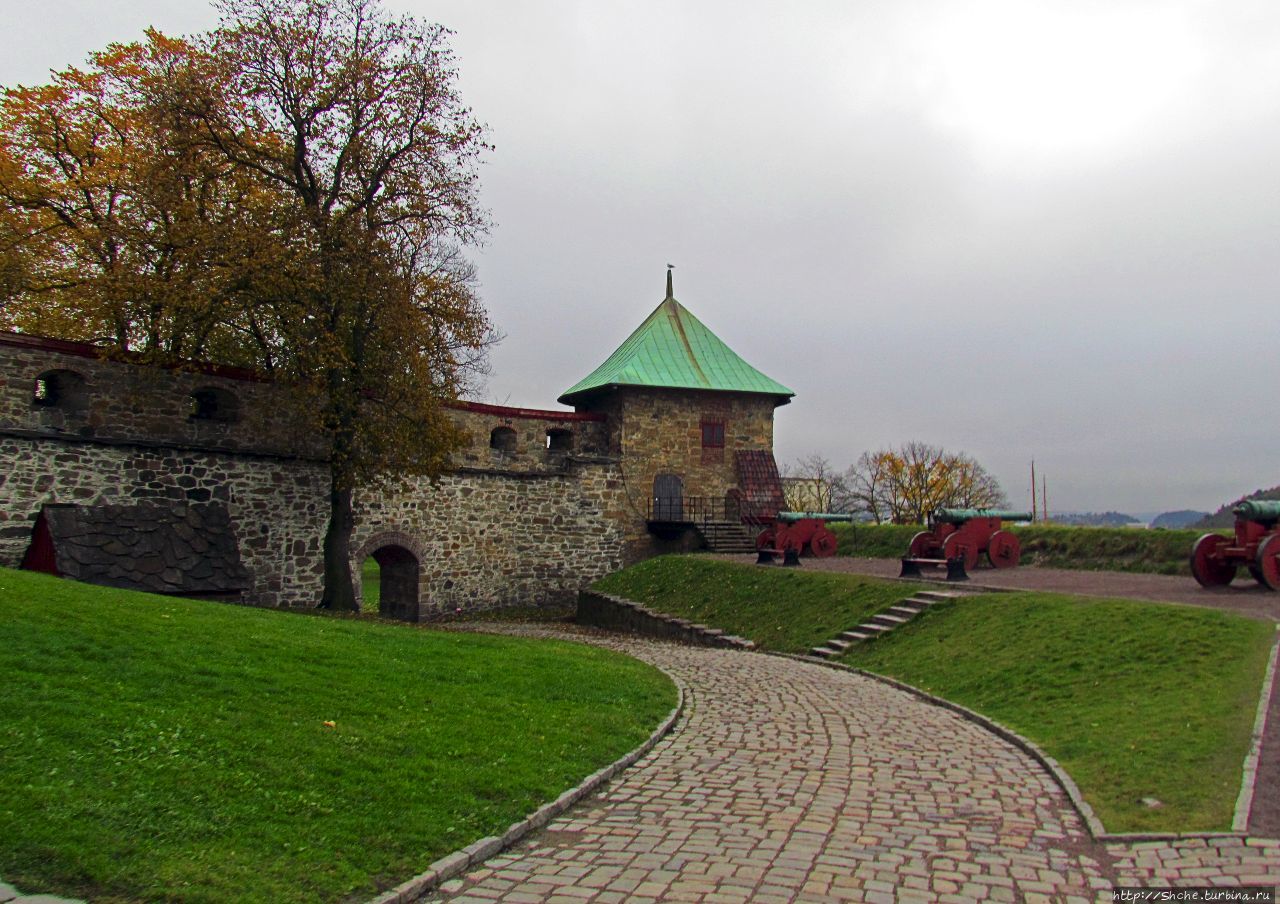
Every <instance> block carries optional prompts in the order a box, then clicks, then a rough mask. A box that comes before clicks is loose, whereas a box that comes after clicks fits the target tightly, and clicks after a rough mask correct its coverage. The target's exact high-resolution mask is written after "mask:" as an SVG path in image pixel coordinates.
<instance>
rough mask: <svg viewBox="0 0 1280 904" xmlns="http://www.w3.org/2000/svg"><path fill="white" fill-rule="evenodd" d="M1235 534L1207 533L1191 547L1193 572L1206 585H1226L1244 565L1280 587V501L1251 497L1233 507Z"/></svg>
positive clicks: (1260, 579)
mask: <svg viewBox="0 0 1280 904" xmlns="http://www.w3.org/2000/svg"><path fill="white" fill-rule="evenodd" d="M1231 513H1232V514H1233V515H1235V516H1236V526H1235V536H1234V537H1224V536H1222V534H1205V535H1204V536H1203V537H1201V538H1200V539H1199V540H1197V541H1196V542H1195V545H1194V546H1192V547H1191V574H1192V575H1194V576H1195V579H1196V580H1197V581H1199V582H1200V585H1201V586H1203V587H1224V586H1226V585H1227V584H1230V583H1231V581H1232V580H1234V579H1235V576H1236V569H1237V568H1239V567H1240V566H1241V565H1243V566H1245V567H1246V568H1248V569H1249V574H1251V575H1252V576H1253V579H1254V580H1255V581H1257V582H1258V583H1259V584H1261V585H1262V586H1264V587H1269V588H1271V589H1272V590H1280V501H1277V500H1270V499H1249V500H1246V501H1245V502H1241V503H1240V504H1239V505H1237V506H1236V507H1235V508H1233V509H1232V510H1231Z"/></svg>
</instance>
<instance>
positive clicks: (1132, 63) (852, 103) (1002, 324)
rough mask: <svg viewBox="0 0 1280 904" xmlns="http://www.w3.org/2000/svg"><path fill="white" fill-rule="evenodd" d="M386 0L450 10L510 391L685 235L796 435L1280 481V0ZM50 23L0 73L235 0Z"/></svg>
mask: <svg viewBox="0 0 1280 904" xmlns="http://www.w3.org/2000/svg"><path fill="white" fill-rule="evenodd" d="M395 8H397V9H401V10H404V11H406V12H410V13H413V14H418V15H425V16H429V17H431V18H433V19H436V20H438V21H442V22H444V23H445V24H446V25H449V26H450V27H452V28H454V29H455V30H456V32H457V34H456V37H455V39H454V47H455V48H456V50H457V52H458V57H459V64H460V67H461V73H462V86H463V90H464V93H465V96H466V97H467V99H468V101H469V102H470V103H471V104H472V105H473V107H474V108H475V110H476V112H477V114H478V115H479V117H480V118H481V119H483V120H486V121H487V122H489V124H490V125H491V127H492V139H493V141H494V143H495V144H496V145H497V150H496V152H495V153H494V154H493V155H492V156H491V158H490V160H489V162H488V163H487V164H486V166H485V169H484V172H483V176H482V178H483V182H484V186H485V188H484V197H485V202H486V204H487V205H488V206H489V207H490V208H491V209H492V211H493V213H494V216H495V219H496V221H497V223H498V226H497V228H496V230H495V231H494V233H493V236H492V240H491V242H490V243H489V245H488V246H487V247H486V248H485V249H483V250H482V252H481V253H480V254H479V255H478V263H479V266H480V274H481V279H482V283H483V289H484V295H485V299H486V302H487V304H488V305H489V307H490V310H491V311H492V313H493V316H494V318H495V320H496V321H497V322H498V324H499V325H500V327H501V328H502V329H503V331H504V332H505V333H506V334H507V339H506V340H505V342H504V343H503V344H502V346H501V347H500V348H499V349H498V350H497V351H496V352H495V354H494V356H493V363H494V374H493V377H492V379H491V381H490V386H489V392H490V394H491V396H492V398H493V399H494V400H497V401H507V402H510V403H512V404H520V405H531V406H548V405H551V404H552V403H553V400H554V399H555V397H556V396H557V395H558V394H559V393H560V392H561V391H563V390H564V389H565V388H567V387H568V386H569V385H570V384H572V383H573V382H575V381H576V380H578V379H579V378H580V377H582V376H583V375H584V374H586V373H587V372H588V371H590V370H591V369H592V368H593V367H595V365H596V364H598V363H599V362H600V361H601V360H602V359H603V358H604V357H605V355H607V354H608V353H609V352H610V351H611V350H612V349H613V348H614V347H615V346H616V345H617V344H618V343H619V342H621V341H622V339H623V338H624V337H625V336H626V335H627V333H629V332H630V330H631V329H633V328H634V327H635V326H636V325H637V324H638V323H639V322H640V320H641V319H642V318H643V317H644V316H645V315H646V314H648V312H649V311H650V310H651V309H652V307H653V306H654V305H656V304H657V302H658V301H659V300H660V298H661V295H662V288H663V272H664V265H665V263H666V262H668V261H671V262H673V263H675V264H676V265H677V268H676V277H675V278H676V295H677V297H679V298H680V299H681V301H683V302H684V303H685V304H686V305H688V306H689V307H690V309H691V310H692V311H693V312H694V313H695V314H696V315H697V316H698V317H700V318H701V319H702V320H703V321H705V322H706V323H707V324H708V326H710V327H711V328H712V329H713V330H715V331H716V332H717V333H718V334H719V335H720V336H721V337H722V338H723V339H724V340H725V341H726V342H728V343H729V344H730V345H731V346H732V347H733V348H734V349H736V350H737V351H738V352H739V353H741V354H742V355H743V356H744V357H745V358H747V360H749V361H751V362H752V363H753V364H755V365H757V366H758V367H760V368H761V369H762V370H764V371H765V372H766V373H768V374H769V375H771V376H773V377H775V378H776V379H778V380H780V381H782V382H783V383H786V384H787V385H789V386H791V387H792V388H793V389H795V390H796V392H797V394H798V395H797V399H796V400H795V402H794V403H793V404H791V405H789V406H786V407H784V408H783V409H780V411H779V415H778V437H777V449H778V454H779V457H780V458H781V459H784V460H786V459H792V458H795V457H797V456H799V455H802V454H805V453H808V452H821V453H823V454H825V455H826V456H827V457H828V458H830V459H831V460H832V461H833V462H836V463H838V464H841V465H844V464H847V463H850V462H852V461H853V460H854V459H856V458H857V456H858V455H859V453H860V452H862V451H863V450H865V449H868V448H872V447H877V446H881V445H886V444H891V443H898V442H901V441H904V440H908V439H913V438H919V439H925V440H928V441H930V442H934V443H937V444H941V445H945V446H947V447H950V448H956V449H964V450H965V451H968V452H969V453H971V454H973V455H975V456H976V457H977V458H978V459H979V460H980V461H982V462H983V463H984V464H986V465H987V466H988V467H989V468H990V469H991V470H993V472H994V473H996V474H997V476H999V477H1000V478H1001V480H1002V481H1003V482H1004V484H1005V486H1006V488H1007V489H1008V490H1009V491H1010V493H1011V496H1013V497H1014V501H1015V503H1017V502H1020V501H1022V500H1021V499H1020V498H1019V494H1021V495H1022V496H1024V497H1025V496H1026V490H1025V485H1026V483H1027V473H1026V471H1027V464H1028V462H1029V461H1030V459H1031V458H1033V457H1034V458H1035V459H1036V460H1037V461H1038V462H1039V467H1040V468H1041V470H1042V472H1043V473H1045V474H1046V475H1047V477H1048V480H1049V494H1050V504H1051V506H1053V507H1054V508H1059V509H1101V508H1118V509H1130V510H1159V509H1162V508H1180V507H1201V508H1211V507H1215V506H1216V505H1218V504H1219V503H1221V502H1223V501H1225V500H1227V499H1228V498H1230V497H1232V496H1234V495H1236V494H1238V493H1241V492H1245V491H1248V490H1252V489H1254V488H1255V487H1258V486H1263V485H1267V486H1270V485H1273V484H1276V483H1280V469H1278V468H1277V466H1276V462H1275V455H1274V452H1275V447H1276V428H1275V427H1274V426H1273V424H1274V419H1273V418H1272V417H1271V416H1270V414H1269V408H1270V406H1269V399H1268V397H1267V390H1268V389H1270V388H1271V387H1273V386H1275V385H1277V383H1280V356H1278V355H1277V354H1276V350H1275V348H1274V345H1275V343H1276V341H1277V339H1280V331H1277V330H1276V329H1275V328H1274V327H1273V326H1272V324H1273V322H1274V320H1275V304H1276V299H1277V295H1278V293H1277V291H1276V289H1277V282H1278V281H1280V280H1278V276H1277V268H1276V264H1275V258H1276V253H1275V252H1276V248H1277V240H1278V239H1280V234H1278V233H1280V203H1277V202H1280V197H1278V193H1280V175H1277V174H1276V171H1275V166H1274V161H1275V160H1276V159H1277V157H1278V154H1277V152H1278V151H1280V116H1278V115H1277V113H1280V110H1277V106H1278V105H1280V91H1277V90H1276V89H1277V88H1278V87H1280V62H1277V59H1276V57H1275V54H1274V48H1275V47H1276V46H1277V39H1278V38H1280V8H1277V7H1275V6H1274V4H1271V3H1263V2H1251V0H1226V2H1218V3H1207V2H1196V0H1186V2H1161V3H1154V2H1151V3H1148V2H1123V0H1122V2H1110V3H1102V2H1076V3H1070V4H1068V3H1061V2H1050V0H1038V2H1033V3H1026V2H1023V3H1014V2H1012V0H1004V2H998V0H991V2H985V3H979V4H965V5H957V4H946V3H942V2H924V0H915V2H871V3H859V4H847V3H837V2H809V3H802V4H792V5H791V6H785V7H784V6H782V5H779V4H776V3H758V2H746V3H727V2H710V0H708V2H700V3H697V4H689V3H677V2H645V3H641V2H622V3H609V4H601V3H588V2H567V0H565V2H528V3H516V2H492V3H483V4H479V3H467V2H462V0H448V2H443V3H436V4H431V5H430V6H427V5H425V4H416V3H406V2H401V3H397V4H395ZM957 10H961V11H963V12H964V17H963V18H961V17H959V16H958V15H957V12H956V11H957ZM24 16H25V17H27V18H25V19H24V18H23V17H24ZM42 18H47V17H39V16H38V14H37V13H34V12H33V13H19V14H18V18H17V21H16V22H15V23H14V24H12V25H11V27H10V30H9V32H8V34H7V35H6V36H3V37H0V82H3V83H5V84H11V83H13V82H15V81H20V80H25V81H32V80H39V79H40V78H41V77H42V73H43V71H44V69H47V68H48V67H58V66H62V65H64V64H65V63H67V62H70V61H72V60H74V59H78V58H79V57H80V56H82V55H83V52H84V50H87V49H89V48H91V47H94V46H100V45H102V44H105V43H106V42H107V41H109V40H117V39H128V38H131V37H134V36H135V35H136V34H137V33H138V32H139V31H140V29H141V27H142V25H143V24H144V23H146V22H150V23H152V24H155V25H156V26H158V27H160V28H161V29H162V30H166V31H171V32H182V31H187V30H191V29H193V28H200V27H206V26H207V25H209V24H212V21H213V18H214V17H213V15H212V14H211V13H204V14H203V15H202V14H200V13H199V12H198V7H196V6H193V7H192V8H191V9H187V10H174V9H173V8H172V7H168V6H161V5H159V4H153V5H151V6H145V5H138V6H136V7H127V6H122V5H121V6H120V9H118V10H116V11H114V12H113V13H111V15H110V16H106V15H103V14H102V11H101V10H100V9H98V7H97V6H94V7H93V13H92V14H90V13H88V12H85V13H84V14H83V15H78V14H76V13H75V11H74V9H73V10H72V11H71V14H70V15H68V16H67V17H66V19H65V20H64V22H63V23H60V24H58V25H56V26H53V27H51V26H48V25H47V24H46V23H45V22H43V21H42ZM77 41H79V42H80V44H79V49H76V42H77Z"/></svg>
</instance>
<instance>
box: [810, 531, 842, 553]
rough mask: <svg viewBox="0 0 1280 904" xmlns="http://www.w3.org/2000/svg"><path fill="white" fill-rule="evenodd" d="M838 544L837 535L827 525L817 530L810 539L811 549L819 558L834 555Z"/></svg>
mask: <svg viewBox="0 0 1280 904" xmlns="http://www.w3.org/2000/svg"><path fill="white" fill-rule="evenodd" d="M836 545H837V540H836V535H835V534H833V533H832V532H831V531H829V530H827V529H826V528H825V527H820V528H818V529H817V530H815V531H814V532H813V538H812V539H810V540H809V550H810V551H811V552H812V553H813V554H814V555H815V556H817V557H818V558H819V559H825V558H827V557H828V556H834V555H835V554H836Z"/></svg>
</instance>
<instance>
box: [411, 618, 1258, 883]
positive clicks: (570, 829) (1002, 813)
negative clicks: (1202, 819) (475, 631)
mask: <svg viewBox="0 0 1280 904" xmlns="http://www.w3.org/2000/svg"><path fill="white" fill-rule="evenodd" d="M597 642H605V643H607V644H608V645H610V646H614V647H617V648H621V649H624V650H626V651H627V652H629V653H631V654H632V655H635V656H638V657H639V658H641V659H644V660H646V661H648V662H652V663H654V664H655V665H659V666H661V667H663V668H665V669H666V670H667V671H668V672H669V673H670V674H672V675H673V676H675V677H676V678H677V680H679V681H680V682H681V683H682V684H683V685H684V687H685V692H686V714H685V716H684V718H682V720H681V721H680V723H679V724H678V725H677V728H676V730H675V731H674V732H673V733H672V734H671V735H670V736H669V737H668V738H667V739H665V740H664V741H663V742H662V743H660V744H659V745H658V747H657V748H656V749H655V750H654V751H653V753H651V754H650V755H649V756H648V757H647V758H645V759H644V760H642V761H641V762H640V763H638V764H637V765H636V766H634V767H633V768H632V769H630V770H628V771H627V772H625V773H623V775H622V776H620V777H619V778H618V779H616V780H615V781H614V782H613V783H612V784H611V785H609V786H608V787H607V788H606V789H605V790H604V791H603V792H602V793H601V794H600V795H598V796H597V797H595V798H593V799H590V800H588V801H587V802H585V803H584V804H582V805H581V806H579V807H578V808H576V809H575V810H573V811H571V812H570V813H568V814H566V815H565V816H563V817H561V818H560V819H559V820H557V821H555V822H553V823H552V824H551V825H550V826H549V827H548V828H547V830H546V831H544V832H541V833H539V834H537V835H535V836H533V837H532V838H531V839H529V840H527V841H526V842H524V843H523V844H521V845H518V846H516V847H515V848H513V849H512V850H510V851H507V852H505V853H503V854H501V855H499V856H497V857H495V858H493V859H491V860H489V861H488V862H487V863H485V864H484V865H482V866H481V867H479V868H476V869H474V870H472V871H471V872H470V873H467V874H465V875H464V876H463V877H461V878H459V879H456V880H453V881H452V882H448V883H446V884H445V885H444V886H443V888H442V889H441V890H440V892H439V893H437V895H436V896H435V897H434V898H433V899H432V900H448V901H454V902H481V901H490V902H491V901H504V902H512V904H517V902H535V901H564V902H569V901H597V902H622V901H627V902H646V901H706V902H712V904H715V902H733V901H756V902H764V904H768V902H782V901H838V900H850V901H869V902H877V901H883V902H891V901H903V902H908V901H938V902H949V901H974V900H991V901H1036V900H1058V901H1092V900H1095V899H1097V898H1099V897H1105V899H1108V900H1109V898H1110V895H1109V889H1110V888H1111V887H1112V886H1113V885H1114V884H1116V883H1117V881H1121V880H1132V881H1131V882H1130V884H1134V885H1138V884H1142V882H1141V881H1139V880H1140V879H1144V880H1145V879H1149V878H1159V879H1160V880H1161V884H1164V883H1165V881H1166V880H1168V881H1174V880H1177V879H1183V878H1185V879H1194V880H1195V883H1196V884H1205V883H1206V881H1212V880H1213V879H1214V878H1226V877H1227V876H1228V875H1234V876H1235V877H1236V878H1235V879H1234V880H1231V881H1232V884H1238V883H1240V882H1241V881H1242V880H1243V879H1244V878H1250V879H1254V878H1257V879H1260V880H1265V881H1267V882H1269V883H1272V884H1277V883H1280V847H1276V846H1271V847H1250V846H1246V845H1244V844H1243V843H1241V844H1238V845H1236V846H1235V849H1236V850H1237V851H1239V852H1246V851H1247V852H1250V855H1251V856H1250V857H1249V858H1247V863H1245V860H1246V858H1245V857H1243V856H1242V855H1232V854H1230V853H1229V852H1228V853H1227V854H1226V858H1225V860H1226V861H1229V863H1217V864H1216V865H1212V864H1210V865H1207V866H1206V864H1209V862H1210V860H1212V859H1213V858H1209V857H1205V856H1203V855H1204V854H1205V852H1206V851H1207V850H1208V848H1207V847H1206V845H1205V843H1204V842H1203V841H1201V842H1199V847H1198V848H1197V850H1198V851H1199V853H1197V854H1194V855H1191V856H1184V857H1182V859H1179V856H1175V855H1170V856H1169V857H1168V858H1167V859H1165V858H1164V856H1163V855H1164V846H1160V845H1156V846H1153V847H1150V848H1141V847H1139V848H1137V849H1136V851H1137V852H1136V853H1132V852H1131V850H1130V848H1129V847H1128V846H1125V845H1111V846H1110V847H1104V846H1103V845H1099V844H1097V843H1095V842H1094V841H1093V840H1092V839H1091V838H1090V837H1089V836H1088V834H1087V832H1086V830H1085V828H1084V826H1083V824H1082V822H1081V820H1080V818H1079V817H1078V815H1077V814H1076V812H1075V811H1074V810H1073V809H1072V808H1071V806H1070V804H1069V802H1068V801H1067V798H1066V796H1065V795H1064V794H1063V793H1062V791H1061V789H1060V788H1059V787H1058V786H1057V784H1056V783H1054V782H1053V780H1052V779H1051V778H1050V776H1049V775H1048V774H1047V773H1046V772H1045V771H1044V770H1043V769H1042V767H1040V766H1039V764H1037V763H1036V762H1035V761H1033V760H1032V759H1030V758H1029V757H1027V756H1026V755H1025V754H1023V753H1022V752H1021V751H1019V750H1018V749H1017V748H1015V747H1013V746H1012V745H1009V744H1007V743H1006V742H1004V741H1002V740H1000V739H999V738H997V737H995V736H993V735H992V734H990V733H989V732H987V731H985V730H983V729H982V728H980V727H978V726H977V725H974V724H973V723H970V722H968V721H965V720H964V719H962V718H961V717H959V716H957V715H956V714H954V713H952V712H950V711H948V710H945V709H942V708H940V707H936V706H932V705H929V704H928V703H926V702H924V701H922V700H920V699H918V698H916V697H914V696H912V695H910V694H907V693H904V692H901V691H898V690H895V689H892V688H890V687H888V686H886V685H883V684H881V683H879V682H876V681H872V680H870V679H867V678H863V677H861V676H858V675H854V674H850V673H846V672H841V671H836V670H831V669H824V668H822V667H820V666H816V665H811V664H808V663H801V662H796V661H793V660H787V659H782V658H777V657H771V656H763V655H759V654H752V653H743V652H737V651H727V650H708V649H698V648H690V647H679V646H675V645H664V644H658V643H653V642H646V641H641V640H633V639H627V640H621V639H613V640H607V641H597ZM1215 850H1217V849H1215ZM1153 851H1155V852H1156V854H1155V858H1154V859H1155V860H1156V861H1158V864H1160V865H1162V866H1164V867H1165V868H1166V872H1167V873H1168V875H1167V876H1166V875H1164V874H1160V873H1158V872H1155V871H1151V870H1148V864H1150V862H1151V861H1152V859H1153V858H1152V856H1151V853H1152V852H1153ZM1215 856H1217V855H1215ZM1219 859H1222V858H1219ZM1191 864H1194V866H1192V865H1191ZM1233 864H1234V865H1233ZM1205 869H1208V870H1209V871H1210V872H1212V873H1213V875H1209V874H1208V873H1204V872H1202V870H1205ZM1233 871H1234V872H1233ZM1148 884H1149V883H1148Z"/></svg>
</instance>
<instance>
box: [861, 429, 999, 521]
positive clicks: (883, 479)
mask: <svg viewBox="0 0 1280 904" xmlns="http://www.w3.org/2000/svg"><path fill="white" fill-rule="evenodd" d="M845 482H846V485H847V486H848V488H849V492H850V494H851V496H852V497H853V499H854V500H856V503H857V505H858V507H860V508H861V509H862V510H863V511H865V512H867V513H868V514H869V515H870V517H871V519H872V520H873V521H875V522H876V523H877V524H881V523H883V522H885V521H892V522H893V523H895V524H921V523H923V522H924V521H925V520H926V518H927V517H928V516H929V514H930V513H931V512H933V511H934V510H935V509H939V508H949V507H960V508H992V507H998V506H1004V505H1008V499H1007V497H1006V496H1005V494H1004V491H1003V490H1002V489H1001V488H1000V484H999V482H998V481H997V480H996V479H995V478H994V477H993V476H992V475H991V474H990V473H988V472H987V471H986V469H985V468H983V467H982V465H980V464H978V462H977V461H975V460H974V459H973V458H971V457H970V456H968V455H966V454H964V453H963V452H948V451H946V450H945V449H942V448H939V447H937V446H932V445H930V444H928V443H922V442H917V441H913V442H908V443H903V444H902V445H901V446H899V447H898V448H896V449H893V448H887V449H880V450H878V451H875V452H864V453H863V454H862V456H861V457H860V458H859V459H858V461H857V463H856V464H854V465H853V467H851V468H850V469H849V470H848V472H846V474H845Z"/></svg>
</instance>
